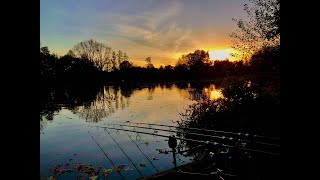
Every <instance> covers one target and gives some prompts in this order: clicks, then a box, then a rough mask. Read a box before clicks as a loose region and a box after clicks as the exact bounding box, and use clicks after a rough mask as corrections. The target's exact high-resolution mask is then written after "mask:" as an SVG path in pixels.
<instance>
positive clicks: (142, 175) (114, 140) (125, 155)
mask: <svg viewBox="0 0 320 180" xmlns="http://www.w3.org/2000/svg"><path fill="white" fill-rule="evenodd" d="M120 130H121V129H120ZM104 131H106V132H107V133H108V134H109V136H110V137H111V139H112V140H113V141H114V142H115V143H116V144H117V146H118V147H119V149H120V150H121V151H122V153H123V154H124V155H125V156H126V157H127V158H128V159H129V161H130V162H131V164H132V165H133V166H134V168H135V169H136V170H137V171H138V173H139V174H140V175H141V176H142V177H143V175H142V173H141V172H140V171H139V169H138V168H137V166H136V165H135V164H134V163H133V162H132V160H131V159H130V158H129V156H128V155H127V154H126V153H125V152H124V150H123V149H122V148H121V147H120V145H119V144H118V143H117V141H116V140H115V139H114V138H113V137H112V136H111V134H110V132H109V131H108V130H107V129H106V128H105V129H104Z"/></svg>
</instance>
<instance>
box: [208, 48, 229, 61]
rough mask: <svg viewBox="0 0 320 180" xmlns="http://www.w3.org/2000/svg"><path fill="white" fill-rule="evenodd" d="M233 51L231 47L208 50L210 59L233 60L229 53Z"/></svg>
mask: <svg viewBox="0 0 320 180" xmlns="http://www.w3.org/2000/svg"><path fill="white" fill-rule="evenodd" d="M233 51H234V50H233V49H232V48H228V49H219V50H212V51H209V55H210V59H211V60H226V59H229V60H230V61H234V59H233V57H232V56H231V53H232V52H233Z"/></svg>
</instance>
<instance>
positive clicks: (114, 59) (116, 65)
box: [111, 51, 118, 71]
mask: <svg viewBox="0 0 320 180" xmlns="http://www.w3.org/2000/svg"><path fill="white" fill-rule="evenodd" d="M111 62H112V70H113V71H115V70H117V69H118V64H117V54H116V52H115V51H112V58H111Z"/></svg>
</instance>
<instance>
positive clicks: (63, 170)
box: [60, 169, 74, 174]
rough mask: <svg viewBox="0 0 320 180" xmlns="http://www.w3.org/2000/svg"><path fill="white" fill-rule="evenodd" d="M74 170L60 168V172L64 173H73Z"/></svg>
mask: <svg viewBox="0 0 320 180" xmlns="http://www.w3.org/2000/svg"><path fill="white" fill-rule="evenodd" d="M73 172H74V171H73V170H71V169H62V170H60V174H64V173H73Z"/></svg>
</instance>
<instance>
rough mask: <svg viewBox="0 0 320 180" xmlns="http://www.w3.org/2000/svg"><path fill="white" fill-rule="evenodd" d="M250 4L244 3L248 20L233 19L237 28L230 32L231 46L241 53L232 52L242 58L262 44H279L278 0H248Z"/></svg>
mask: <svg viewBox="0 0 320 180" xmlns="http://www.w3.org/2000/svg"><path fill="white" fill-rule="evenodd" d="M250 2H251V3H252V6H249V5H248V4H245V5H244V10H245V11H246V12H247V14H248V17H249V20H248V21H245V20H242V19H233V21H235V22H236V23H237V26H238V28H239V29H237V30H236V32H233V33H231V35H230V36H231V37H232V39H233V44H234V46H233V48H235V49H237V50H238V51H239V52H240V53H241V54H234V55H235V56H239V57H240V58H242V59H249V58H250V57H251V55H252V54H253V53H254V52H256V51H258V50H259V49H261V47H264V46H276V45H279V44H280V0H250Z"/></svg>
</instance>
